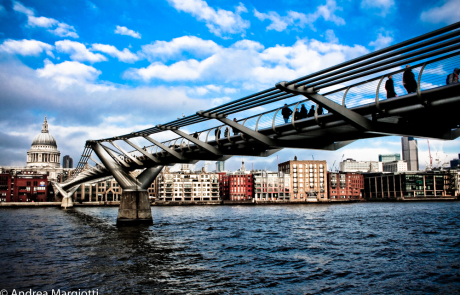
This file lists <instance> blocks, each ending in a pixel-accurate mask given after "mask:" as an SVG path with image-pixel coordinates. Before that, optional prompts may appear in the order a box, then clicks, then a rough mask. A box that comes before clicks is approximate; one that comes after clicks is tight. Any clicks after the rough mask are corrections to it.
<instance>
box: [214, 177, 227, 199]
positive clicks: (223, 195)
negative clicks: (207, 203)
mask: <svg viewBox="0 0 460 295" xmlns="http://www.w3.org/2000/svg"><path fill="white" fill-rule="evenodd" d="M217 175H219V196H220V199H221V200H230V195H229V191H228V189H229V187H228V177H227V172H218V173H217Z"/></svg>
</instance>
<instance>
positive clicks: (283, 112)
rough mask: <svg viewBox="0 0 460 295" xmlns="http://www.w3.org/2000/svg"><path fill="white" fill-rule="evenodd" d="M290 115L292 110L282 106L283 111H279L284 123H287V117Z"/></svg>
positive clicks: (285, 105)
mask: <svg viewBox="0 0 460 295" xmlns="http://www.w3.org/2000/svg"><path fill="white" fill-rule="evenodd" d="M291 114H292V110H291V109H290V108H288V106H287V104H284V107H283V109H282V110H281V115H283V119H284V123H289V117H290V116H291Z"/></svg>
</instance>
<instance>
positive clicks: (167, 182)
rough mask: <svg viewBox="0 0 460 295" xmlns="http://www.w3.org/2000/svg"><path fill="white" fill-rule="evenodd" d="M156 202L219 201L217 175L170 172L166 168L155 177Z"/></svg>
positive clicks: (202, 172) (182, 171)
mask: <svg viewBox="0 0 460 295" xmlns="http://www.w3.org/2000/svg"><path fill="white" fill-rule="evenodd" d="M157 186H158V194H157V197H156V202H171V201H180V202H190V201H220V196H219V175H218V174H216V173H206V172H204V170H202V171H201V172H190V171H189V170H188V171H184V170H181V171H179V172H170V171H169V169H168V168H166V169H165V170H164V171H163V172H161V173H160V174H159V175H158V176H157Z"/></svg>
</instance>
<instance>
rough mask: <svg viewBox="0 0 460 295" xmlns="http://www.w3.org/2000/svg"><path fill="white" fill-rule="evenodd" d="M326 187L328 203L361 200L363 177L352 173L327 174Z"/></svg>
mask: <svg viewBox="0 0 460 295" xmlns="http://www.w3.org/2000/svg"><path fill="white" fill-rule="evenodd" d="M327 185H328V192H329V200H330V201H352V200H356V199H362V198H363V190H364V176H363V175H362V174H359V173H353V172H329V173H328V175H327Z"/></svg>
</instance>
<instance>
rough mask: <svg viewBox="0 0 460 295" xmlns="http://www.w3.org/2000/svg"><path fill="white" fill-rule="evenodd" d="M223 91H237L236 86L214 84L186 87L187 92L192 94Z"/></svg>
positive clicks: (226, 92) (228, 92) (230, 92)
mask: <svg viewBox="0 0 460 295" xmlns="http://www.w3.org/2000/svg"><path fill="white" fill-rule="evenodd" d="M222 92H223V93H225V94H232V93H236V92H238V90H237V89H236V88H231V87H223V86H220V85H214V84H209V85H205V86H196V87H190V88H188V89H187V93H189V94H193V95H199V96H202V95H205V94H209V93H222Z"/></svg>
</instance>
